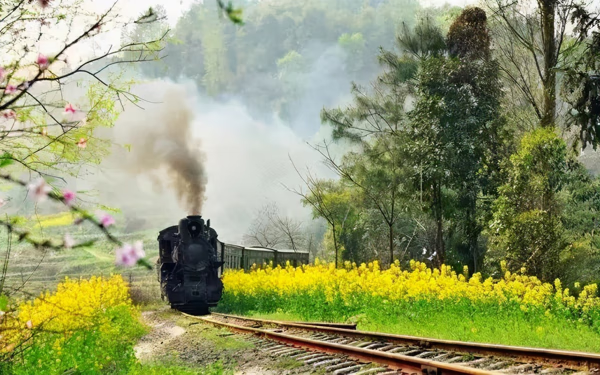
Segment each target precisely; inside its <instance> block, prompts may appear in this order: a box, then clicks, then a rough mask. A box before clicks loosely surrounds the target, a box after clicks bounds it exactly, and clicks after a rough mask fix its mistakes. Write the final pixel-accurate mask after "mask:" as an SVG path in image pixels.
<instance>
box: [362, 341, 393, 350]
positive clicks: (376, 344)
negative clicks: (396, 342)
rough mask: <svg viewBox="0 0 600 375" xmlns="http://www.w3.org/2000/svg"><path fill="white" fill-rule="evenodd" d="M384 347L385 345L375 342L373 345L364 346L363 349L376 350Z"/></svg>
mask: <svg viewBox="0 0 600 375" xmlns="http://www.w3.org/2000/svg"><path fill="white" fill-rule="evenodd" d="M384 346H387V345H386V344H385V343H382V342H376V343H374V344H371V345H367V346H365V347H364V348H363V349H377V348H382V347H384Z"/></svg>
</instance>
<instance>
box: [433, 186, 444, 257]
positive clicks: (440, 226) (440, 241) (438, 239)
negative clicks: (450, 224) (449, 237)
mask: <svg viewBox="0 0 600 375" xmlns="http://www.w3.org/2000/svg"><path fill="white" fill-rule="evenodd" d="M433 189H434V207H433V210H434V212H435V221H436V225H437V230H436V234H435V252H436V253H437V260H438V266H440V265H442V264H444V262H445V261H446V252H445V249H444V223H443V219H444V218H443V215H442V187H441V186H440V184H439V183H435V184H434V186H433Z"/></svg>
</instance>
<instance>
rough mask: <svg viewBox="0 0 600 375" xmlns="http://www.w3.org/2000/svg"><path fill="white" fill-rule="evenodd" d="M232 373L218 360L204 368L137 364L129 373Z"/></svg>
mask: <svg viewBox="0 0 600 375" xmlns="http://www.w3.org/2000/svg"><path fill="white" fill-rule="evenodd" d="M229 374H231V375H233V371H232V370H228V369H225V368H224V367H223V365H222V364H221V363H220V362H217V363H215V364H212V365H208V366H206V367H204V368H191V367H187V366H183V365H178V364H169V363H167V364H165V363H160V364H154V363H152V364H138V365H136V366H135V367H134V368H132V369H131V370H130V372H129V375H229Z"/></svg>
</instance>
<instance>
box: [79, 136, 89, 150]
mask: <svg viewBox="0 0 600 375" xmlns="http://www.w3.org/2000/svg"><path fill="white" fill-rule="evenodd" d="M86 146H87V139H85V138H80V139H79V142H77V147H79V148H85V147H86Z"/></svg>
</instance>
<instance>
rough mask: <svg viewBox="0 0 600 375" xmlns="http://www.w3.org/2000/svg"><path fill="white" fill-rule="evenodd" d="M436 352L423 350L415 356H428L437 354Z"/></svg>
mask: <svg viewBox="0 0 600 375" xmlns="http://www.w3.org/2000/svg"><path fill="white" fill-rule="evenodd" d="M435 354H436V352H423V353H421V354H417V355H416V356H415V358H426V357H429V356H431V355H435Z"/></svg>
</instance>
